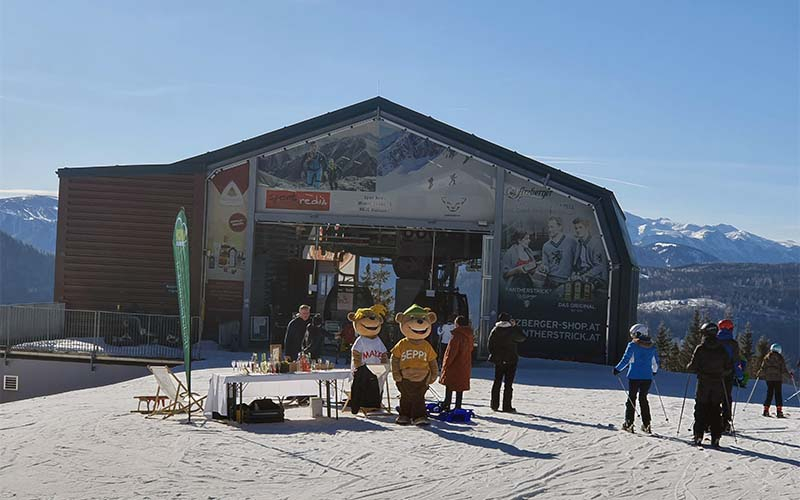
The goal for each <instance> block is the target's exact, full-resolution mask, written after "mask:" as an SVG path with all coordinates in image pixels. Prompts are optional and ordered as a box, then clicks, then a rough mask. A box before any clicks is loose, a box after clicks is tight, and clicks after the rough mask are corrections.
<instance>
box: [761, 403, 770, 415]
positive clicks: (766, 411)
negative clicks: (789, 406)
mask: <svg viewBox="0 0 800 500" xmlns="http://www.w3.org/2000/svg"><path fill="white" fill-rule="evenodd" d="M762 415H764V416H765V417H769V406H765V407H764V413H762Z"/></svg>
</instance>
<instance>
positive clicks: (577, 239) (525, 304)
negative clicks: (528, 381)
mask: <svg viewBox="0 0 800 500" xmlns="http://www.w3.org/2000/svg"><path fill="white" fill-rule="evenodd" d="M501 248H502V258H501V276H500V294H499V311H506V312H508V313H510V314H511V316H512V317H513V318H515V319H516V321H517V324H518V325H519V326H520V327H521V328H522V330H523V331H524V332H525V335H526V336H527V337H528V340H527V341H526V342H524V343H523V344H521V345H520V354H521V355H523V356H527V357H543V358H558V359H573V360H577V361H590V362H603V361H605V347H606V323H607V314H608V307H607V306H608V279H609V277H608V271H609V267H608V259H607V254H606V251H605V247H604V245H603V242H602V241H601V239H600V231H599V228H598V225H597V220H596V218H595V216H594V212H593V210H592V208H591V207H590V206H587V205H585V204H584V203H582V202H578V201H576V200H574V199H571V198H569V197H567V196H564V195H562V194H559V193H556V192H554V191H553V190H551V189H548V188H546V187H542V186H539V185H537V184H534V183H532V182H530V181H528V180H527V179H523V178H522V177H519V176H516V175H513V174H511V175H507V176H506V184H505V190H504V193H503V238H502V247H501Z"/></svg>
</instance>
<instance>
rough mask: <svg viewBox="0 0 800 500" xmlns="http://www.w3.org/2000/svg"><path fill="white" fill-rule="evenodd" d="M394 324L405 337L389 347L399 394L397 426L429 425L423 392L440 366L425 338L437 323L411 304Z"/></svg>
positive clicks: (425, 311) (434, 377)
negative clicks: (398, 326)
mask: <svg viewBox="0 0 800 500" xmlns="http://www.w3.org/2000/svg"><path fill="white" fill-rule="evenodd" d="M395 321H397V324H398V325H400V332H401V333H402V334H403V336H404V338H403V339H401V340H400V342H398V343H397V344H396V345H395V346H394V347H393V348H392V376H393V377H394V382H395V383H396V384H397V390H399V391H400V416H398V417H397V423H398V424H400V425H408V424H411V423H414V424H416V425H428V424H429V423H430V422H429V421H428V413H427V411H426V409H425V393H426V392H427V391H428V386H429V385H430V384H432V383H433V381H434V380H436V377H437V376H438V374H439V367H438V366H437V364H436V351H435V350H434V349H433V347H432V346H431V345H430V343H428V342H426V341H425V339H426V338H427V337H428V336H429V335H430V334H431V329H432V328H433V324H434V323H436V313H434V312H432V311H431V310H430V309H428V308H427V307H425V308H423V307H420V306H418V305H417V304H413V305H412V306H411V307H409V308H408V309H406V310H405V311H404V312H402V313H397V315H396V316H395Z"/></svg>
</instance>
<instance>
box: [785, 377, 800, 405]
mask: <svg viewBox="0 0 800 500" xmlns="http://www.w3.org/2000/svg"><path fill="white" fill-rule="evenodd" d="M792 386H794V394H792V395H791V396H789V397H788V398H786V401H789V400H790V399H792V396H797V402H798V403H800V391H798V390H797V384H796V383H795V381H794V375H792Z"/></svg>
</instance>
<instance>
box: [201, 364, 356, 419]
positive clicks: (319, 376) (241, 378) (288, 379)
mask: <svg viewBox="0 0 800 500" xmlns="http://www.w3.org/2000/svg"><path fill="white" fill-rule="evenodd" d="M351 377H352V373H351V372H350V370H349V369H341V370H324V371H318V372H297V373H275V374H270V375H238V374H230V375H224V374H219V373H214V374H213V375H211V379H210V380H209V381H208V397H207V398H206V402H205V407H204V408H205V412H204V413H205V416H206V417H208V418H211V413H212V412H217V413H219V414H220V415H225V416H227V415H228V391H227V384H240V383H241V384H246V387H245V388H244V389H243V390H242V392H245V391H246V390H247V389H249V390H250V394H251V395H258V396H274V397H281V398H282V397H286V396H316V395H318V394H319V385H318V384H317V381H319V380H349V379H350V378H351ZM256 385H257V387H256ZM323 395H324V391H323ZM331 397H335V396H334V395H333V394H332V395H331Z"/></svg>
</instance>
